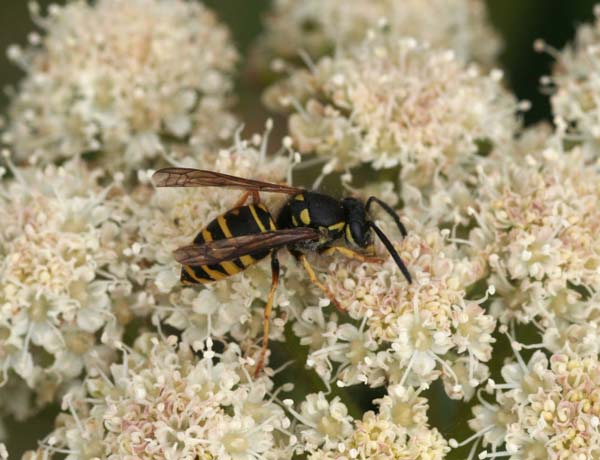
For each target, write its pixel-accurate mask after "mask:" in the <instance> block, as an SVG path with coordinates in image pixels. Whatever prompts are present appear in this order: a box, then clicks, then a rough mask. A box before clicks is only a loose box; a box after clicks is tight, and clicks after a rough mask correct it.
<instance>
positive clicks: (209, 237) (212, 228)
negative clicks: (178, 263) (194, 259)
mask: <svg viewBox="0 0 600 460" xmlns="http://www.w3.org/2000/svg"><path fill="white" fill-rule="evenodd" d="M273 230H276V227H275V223H274V222H273V218H272V217H271V214H270V213H269V211H268V210H267V208H266V207H265V206H264V205H262V204H250V205H248V206H241V207H239V208H234V209H232V210H230V211H227V212H226V213H225V214H222V215H220V216H219V217H217V218H216V219H215V220H213V221H212V222H211V223H209V224H208V225H207V226H206V227H205V228H203V229H202V230H201V231H200V233H198V235H196V238H195V239H194V244H198V245H200V244H203V243H205V242H207V241H214V240H223V239H226V238H232V237H235V236H243V235H252V234H255V233H262V232H268V231H273ZM268 255H269V251H260V252H255V253H253V254H249V255H246V256H242V257H240V258H239V259H234V260H230V261H226V262H221V263H219V264H215V265H193V266H190V265H184V266H183V268H182V270H181V281H182V283H185V284H197V283H202V284H204V283H209V282H211V281H218V280H222V279H224V278H227V277H228V276H231V275H235V274H236V273H239V272H241V271H242V270H244V269H245V268H246V267H249V266H250V265H253V264H255V263H256V262H258V261H259V260H261V259H264V258H265V257H266V256H268Z"/></svg>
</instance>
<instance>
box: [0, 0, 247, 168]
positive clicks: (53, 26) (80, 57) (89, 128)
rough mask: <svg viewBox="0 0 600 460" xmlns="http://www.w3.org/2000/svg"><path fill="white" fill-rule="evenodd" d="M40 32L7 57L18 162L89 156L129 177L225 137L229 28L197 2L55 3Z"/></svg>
mask: <svg viewBox="0 0 600 460" xmlns="http://www.w3.org/2000/svg"><path fill="white" fill-rule="evenodd" d="M32 8H33V14H34V19H35V20H36V22H37V23H38V24H39V25H40V27H41V28H42V29H43V30H44V34H43V35H41V36H40V35H37V34H33V35H31V44H30V46H28V47H26V48H25V49H21V48H20V47H18V46H13V47H11V48H10V49H9V56H10V57H11V58H12V59H13V60H14V61H15V62H17V63H18V64H19V65H20V66H21V67H22V68H23V70H24V71H25V72H26V77H25V79H24V80H23V81H22V82H21V84H20V86H19V88H18V91H17V92H16V94H15V97H14V98H13V100H12V105H11V107H10V109H9V120H10V123H9V124H8V127H7V131H6V133H4V136H3V140H4V142H6V143H8V144H9V145H10V147H11V149H13V150H14V152H15V154H16V157H17V159H19V160H20V161H21V160H27V161H30V162H37V161H39V162H42V163H49V162H52V161H55V160H61V159H64V158H70V157H74V156H77V155H81V154H88V153H90V154H95V156H96V157H97V158H98V160H99V161H100V163H102V164H105V165H110V167H111V168H124V169H126V170H127V171H135V170H136V169H138V168H139V167H140V166H143V165H144V164H147V163H148V162H149V161H151V160H153V159H156V158H157V157H160V155H162V154H164V153H170V152H171V151H172V150H176V149H181V150H186V149H188V150H189V148H188V147H189V146H188V144H193V145H195V148H198V149H199V148H201V147H204V146H212V145H214V144H215V143H216V142H219V141H220V140H222V139H225V138H227V137H229V136H230V135H231V134H232V132H233V129H234V128H235V124H236V121H235V119H234V117H233V116H232V115H231V113H229V111H228V109H229V98H230V96H229V93H230V91H231V88H232V77H231V74H232V72H233V69H234V67H235V64H236V60H237V54H236V51H235V49H234V48H233V46H232V45H231V43H230V37H229V34H228V31H227V30H226V29H225V28H224V27H223V26H221V25H220V24H219V23H218V22H217V19H216V17H215V15H214V14H213V13H212V12H210V11H209V10H207V9H206V8H205V7H203V6H202V5H201V4H199V3H193V2H187V1H183V0H176V1H165V0H100V1H98V2H95V3H94V4H93V5H92V4H89V3H88V2H86V1H75V2H70V3H68V4H67V5H66V6H64V7H59V6H57V5H53V6H52V7H51V8H50V10H49V13H48V15H47V16H46V17H42V16H41V15H40V14H39V6H37V4H35V3H33V7H32Z"/></svg>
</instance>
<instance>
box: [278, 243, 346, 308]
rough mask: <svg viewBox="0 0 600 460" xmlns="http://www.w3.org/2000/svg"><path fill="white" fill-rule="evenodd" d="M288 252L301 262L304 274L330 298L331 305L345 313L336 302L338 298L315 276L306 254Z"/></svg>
mask: <svg viewBox="0 0 600 460" xmlns="http://www.w3.org/2000/svg"><path fill="white" fill-rule="evenodd" d="M290 252H291V253H292V255H293V256H294V257H295V258H296V260H297V261H299V262H300V263H301V264H302V267H304V270H305V271H306V274H307V275H308V279H309V280H310V282H311V283H313V284H314V285H316V286H317V287H318V288H319V289H320V290H321V291H323V293H324V294H325V295H326V296H327V298H328V299H329V300H330V302H331V303H332V304H333V305H335V308H337V309H338V310H339V311H340V312H342V313H346V309H345V308H344V307H342V304H341V303H339V302H338V300H337V299H336V298H335V296H334V295H333V292H331V291H330V290H329V288H328V287H327V286H325V285H324V284H323V283H322V282H321V281H320V280H319V278H317V275H316V273H315V270H314V269H313V268H312V265H311V264H310V262H309V261H308V259H307V258H306V256H305V255H304V254H302V253H301V252H300V251H295V250H290Z"/></svg>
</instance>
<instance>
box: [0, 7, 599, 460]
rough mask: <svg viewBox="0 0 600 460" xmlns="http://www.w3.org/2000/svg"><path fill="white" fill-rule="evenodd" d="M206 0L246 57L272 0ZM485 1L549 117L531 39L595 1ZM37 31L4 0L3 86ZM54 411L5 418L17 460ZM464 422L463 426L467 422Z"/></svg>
mask: <svg viewBox="0 0 600 460" xmlns="http://www.w3.org/2000/svg"><path fill="white" fill-rule="evenodd" d="M347 1H348V0H347ZM349 1H352V0H349ZM398 1H401V0H398ZM40 3H41V4H42V7H44V8H45V6H47V5H48V3H50V2H49V1H48V0H41V1H40ZM60 3H63V2H62V1H61V2H60ZM205 3H207V4H208V5H209V6H210V7H212V8H213V9H214V10H216V11H217V13H218V14H219V15H220V17H221V19H222V20H223V21H224V22H225V23H226V24H228V25H229V27H230V28H231V30H232V32H233V36H234V39H235V41H236V44H237V46H238V48H239V49H240V51H241V53H242V56H243V54H244V52H245V51H246V50H247V48H248V46H249V44H250V43H251V41H252V39H253V37H255V36H256V34H257V33H258V32H259V31H260V17H261V15H262V14H263V13H264V11H265V10H266V9H267V7H268V5H269V1H267V0H206V2H205ZM486 3H487V5H488V9H489V13H490V18H491V21H492V23H493V25H494V26H495V27H496V29H497V30H498V31H499V32H500V34H501V35H502V37H503V39H504V43H505V47H504V51H503V52H502V54H501V58H500V63H501V66H502V68H503V69H504V71H505V73H506V77H507V83H508V85H509V86H510V88H511V89H512V90H513V91H514V92H515V94H516V95H517V96H518V97H519V99H527V100H530V101H531V102H532V104H533V107H532V109H531V110H530V111H529V112H528V113H527V114H526V116H525V120H526V121H527V122H528V123H532V122H535V121H539V120H541V119H548V120H549V119H550V108H549V104H548V100H547V97H545V96H543V95H541V94H540V93H539V91H538V88H539V79H540V77H541V76H542V75H545V74H548V73H549V72H550V69H551V64H552V60H551V58H550V57H549V56H548V55H546V54H538V53H536V52H534V51H533V41H534V40H535V39H537V38H543V39H544V40H545V41H546V42H547V43H549V44H550V45H552V46H554V47H555V48H559V49H560V48H562V47H563V46H564V45H565V43H566V42H567V41H569V40H570V39H571V38H572V37H573V34H574V31H575V28H576V27H577V25H579V24H581V23H582V22H587V21H590V20H592V18H593V14H592V9H593V5H594V0H487V2H486ZM33 29H34V26H33V24H32V23H31V20H30V19H29V15H28V11H27V1H26V0H0V49H1V50H3V51H2V52H1V53H0V88H3V87H5V86H7V85H11V84H15V83H16V82H18V80H19V78H20V77H21V76H22V74H21V72H20V71H19V70H18V69H17V68H16V67H14V66H13V65H12V64H11V63H9V61H8V60H7V59H6V56H5V52H4V50H5V49H6V47H7V46H8V45H9V44H11V43H19V44H25V43H26V38H27V33H28V32H29V31H31V30H33ZM242 65H243V64H242ZM241 75H243V74H241ZM259 95H260V90H259V89H258V88H256V87H252V84H251V83H250V82H248V81H246V80H244V79H243V77H242V78H240V80H239V81H238V101H239V104H238V108H237V110H238V112H239V115H240V118H241V119H242V120H243V121H244V122H245V123H246V125H247V127H248V128H249V129H252V131H253V132H254V129H253V128H255V127H256V128H257V129H258V131H259V132H260V131H261V130H262V128H261V126H262V125H263V123H264V119H265V117H266V116H267V115H266V113H265V112H264V110H263V109H261V108H260V106H259ZM6 103H7V97H6V96H5V93H4V92H2V93H0V113H2V112H3V111H4V109H5V107H6ZM439 394H441V392H434V393H433V395H434V396H435V395H439ZM430 407H431V408H430V414H429V415H430V419H431V421H432V422H433V423H434V425H437V426H438V427H439V428H441V429H442V432H443V434H444V435H446V437H449V436H447V434H446V433H444V432H445V431H454V430H453V429H452V428H451V427H452V425H454V424H455V420H452V419H453V418H455V417H458V418H459V419H460V420H465V418H467V417H468V414H466V413H458V412H457V411H456V410H452V409H450V407H448V402H447V400H446V401H441V400H440V401H437V400H436V398H435V397H433V398H431V399H430ZM447 409H450V410H447ZM465 410H467V411H468V409H465ZM55 411H56V408H49V409H48V410H46V411H45V412H44V413H43V414H42V415H41V416H40V417H36V418H34V419H33V420H31V421H29V422H26V423H15V422H14V421H11V420H8V421H7V422H8V428H9V431H10V433H11V441H10V442H9V443H8V448H9V452H10V453H11V457H12V458H19V457H20V454H21V451H22V450H24V449H27V448H33V447H35V445H34V444H32V440H34V439H39V438H41V437H43V436H44V435H45V434H46V433H47V432H48V431H49V429H50V427H51V424H52V420H53V418H54V413H55ZM461 423H462V425H464V422H461ZM445 428H446V429H445ZM465 428H466V427H465ZM459 431H463V430H459ZM464 432H465V433H466V429H465V430H464ZM465 436H466V435H465Z"/></svg>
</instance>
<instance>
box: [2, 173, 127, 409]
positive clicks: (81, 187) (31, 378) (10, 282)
mask: <svg viewBox="0 0 600 460" xmlns="http://www.w3.org/2000/svg"><path fill="white" fill-rule="evenodd" d="M11 173H12V174H13V175H14V177H13V178H12V179H5V180H4V181H2V182H1V183H0V221H1V222H2V228H1V229H0V257H1V259H2V261H1V263H0V279H1V280H2V283H1V284H0V338H1V340H0V369H1V376H2V377H1V381H2V382H3V383H6V382H7V380H11V381H12V379H13V378H14V377H15V375H17V376H19V377H20V378H22V379H23V380H24V381H25V382H26V384H27V385H28V386H29V387H31V388H34V389H35V391H36V392H38V393H42V394H39V397H40V398H41V399H42V400H44V401H46V402H48V401H51V400H52V398H53V395H54V392H55V391H56V390H57V387H58V385H59V384H61V383H63V382H67V381H69V380H70V379H73V378H76V377H77V376H78V375H79V374H80V373H81V371H82V370H83V368H84V366H90V365H91V366H98V365H100V364H99V363H102V362H105V361H106V359H107V354H108V353H109V351H108V349H107V347H106V346H105V345H101V344H100V342H99V339H100V338H101V341H102V342H103V343H106V344H110V343H111V342H113V341H114V340H118V338H119V337H120V333H121V329H122V327H121V323H120V321H119V318H118V316H117V315H116V314H115V312H114V311H113V310H112V305H111V300H110V298H109V296H111V295H112V294H113V293H115V294H116V293H117V292H118V291H119V290H121V289H125V290H126V289H127V283H126V282H124V281H123V280H120V279H119V277H118V276H117V275H116V274H118V273H119V272H120V271H121V269H122V265H123V263H125V259H124V258H123V255H122V252H121V246H120V244H121V242H122V240H121V231H122V225H121V222H120V221H119V218H118V210H117V208H116V206H115V204H114V202H113V201H112V200H110V199H107V195H108V194H109V193H111V187H109V188H100V187H99V186H98V185H96V178H97V176H98V174H97V173H96V172H90V171H88V170H87V169H86V168H85V165H83V164H82V163H80V162H77V161H70V162H67V163H66V164H65V165H63V166H61V167H54V166H48V167H47V168H45V169H39V168H35V169H34V168H23V169H19V168H14V167H13V168H11ZM3 403H4V401H3Z"/></svg>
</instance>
